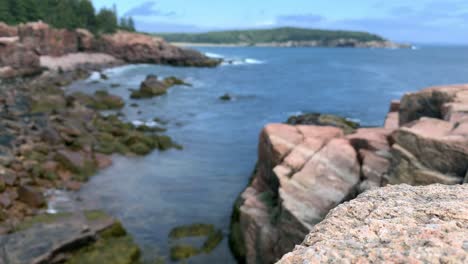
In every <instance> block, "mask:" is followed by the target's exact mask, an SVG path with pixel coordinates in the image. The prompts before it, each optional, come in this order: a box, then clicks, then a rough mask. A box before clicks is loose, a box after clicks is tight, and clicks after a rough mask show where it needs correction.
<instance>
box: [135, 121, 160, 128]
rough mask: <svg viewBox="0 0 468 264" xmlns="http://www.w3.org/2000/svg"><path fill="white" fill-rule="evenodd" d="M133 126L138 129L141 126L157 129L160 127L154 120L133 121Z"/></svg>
mask: <svg viewBox="0 0 468 264" xmlns="http://www.w3.org/2000/svg"><path fill="white" fill-rule="evenodd" d="M132 124H133V125H134V126H136V127H141V126H147V127H157V126H158V124H159V123H158V122H155V121H153V120H151V121H146V122H145V121H141V120H133V121H132Z"/></svg>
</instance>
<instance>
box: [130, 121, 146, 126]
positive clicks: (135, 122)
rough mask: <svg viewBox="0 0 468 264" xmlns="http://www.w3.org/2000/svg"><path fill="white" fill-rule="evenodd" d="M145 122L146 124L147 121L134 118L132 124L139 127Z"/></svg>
mask: <svg viewBox="0 0 468 264" xmlns="http://www.w3.org/2000/svg"><path fill="white" fill-rule="evenodd" d="M144 124H145V122H143V121H140V120H133V121H132V125H134V126H137V127H139V126H142V125H144Z"/></svg>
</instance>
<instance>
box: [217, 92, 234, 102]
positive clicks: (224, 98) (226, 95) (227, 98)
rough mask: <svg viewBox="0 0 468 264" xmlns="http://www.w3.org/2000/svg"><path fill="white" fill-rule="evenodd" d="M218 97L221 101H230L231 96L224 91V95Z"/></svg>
mask: <svg viewBox="0 0 468 264" xmlns="http://www.w3.org/2000/svg"><path fill="white" fill-rule="evenodd" d="M219 99H220V100H222V101H231V100H232V96H231V95H230V94H228V93H225V94H224V95H222V96H220V97H219Z"/></svg>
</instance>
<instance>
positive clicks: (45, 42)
mask: <svg viewBox="0 0 468 264" xmlns="http://www.w3.org/2000/svg"><path fill="white" fill-rule="evenodd" d="M87 54H91V55H92V56H87ZM70 55H73V56H70ZM104 55H107V56H104ZM43 57H46V58H47V59H46V60H45V61H50V60H51V58H61V57H67V58H66V59H64V60H56V61H54V63H52V66H53V67H52V69H53V70H56V69H57V68H60V69H62V70H65V69H66V70H69V69H68V68H69V67H70V65H72V66H73V67H75V68H78V67H83V66H87V67H92V65H88V64H104V65H108V64H111V65H114V64H120V63H117V62H120V61H123V62H128V63H156V64H169V65H174V66H196V67H215V66H217V65H218V64H219V63H220V62H221V61H220V60H215V59H210V58H208V57H206V56H205V55H203V54H201V53H200V52H198V51H195V50H189V49H182V48H179V47H176V46H173V45H171V44H169V43H167V42H165V41H164V40H163V39H161V38H157V37H153V36H149V35H144V34H139V33H132V32H125V31H118V32H116V33H115V34H107V35H102V36H99V37H96V36H94V35H93V34H92V33H91V32H89V31H87V30H85V29H76V30H67V29H56V28H53V27H51V26H49V25H48V24H45V23H43V22H31V23H26V24H20V25H19V26H17V27H11V26H8V25H5V24H0V78H13V77H18V76H24V75H30V74H33V73H38V72H40V71H41V70H42V69H41V67H40V66H41V64H40V61H41V59H42V58H43ZM109 57H110V58H109ZM83 60H84V61H83ZM62 61H63V62H62ZM60 62H62V64H63V65H60ZM50 64H51V63H46V64H45V65H42V66H44V67H47V66H49V65H50ZM57 64H58V65H57Z"/></svg>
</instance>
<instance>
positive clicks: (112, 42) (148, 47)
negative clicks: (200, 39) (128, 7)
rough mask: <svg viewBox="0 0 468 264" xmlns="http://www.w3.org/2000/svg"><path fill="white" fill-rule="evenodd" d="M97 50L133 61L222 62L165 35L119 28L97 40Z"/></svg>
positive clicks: (183, 64)
mask: <svg viewBox="0 0 468 264" xmlns="http://www.w3.org/2000/svg"><path fill="white" fill-rule="evenodd" d="M96 43H97V44H96V45H95V49H96V51H98V52H103V53H108V54H110V55H112V56H114V57H116V58H118V59H122V60H124V61H126V62H130V63H157V64H170V65H175V66H201V67H206V66H208V67H214V66H217V65H218V64H219V61H218V60H213V59H210V58H208V57H206V56H205V55H203V54H201V53H199V52H198V51H195V50H188V49H182V48H179V47H176V46H173V45H171V44H169V43H167V42H166V41H164V40H163V39H162V38H157V37H152V36H148V35H143V34H138V33H132V32H125V31H118V32H117V33H115V34H112V35H103V36H102V37H101V38H100V40H99V41H96Z"/></svg>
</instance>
